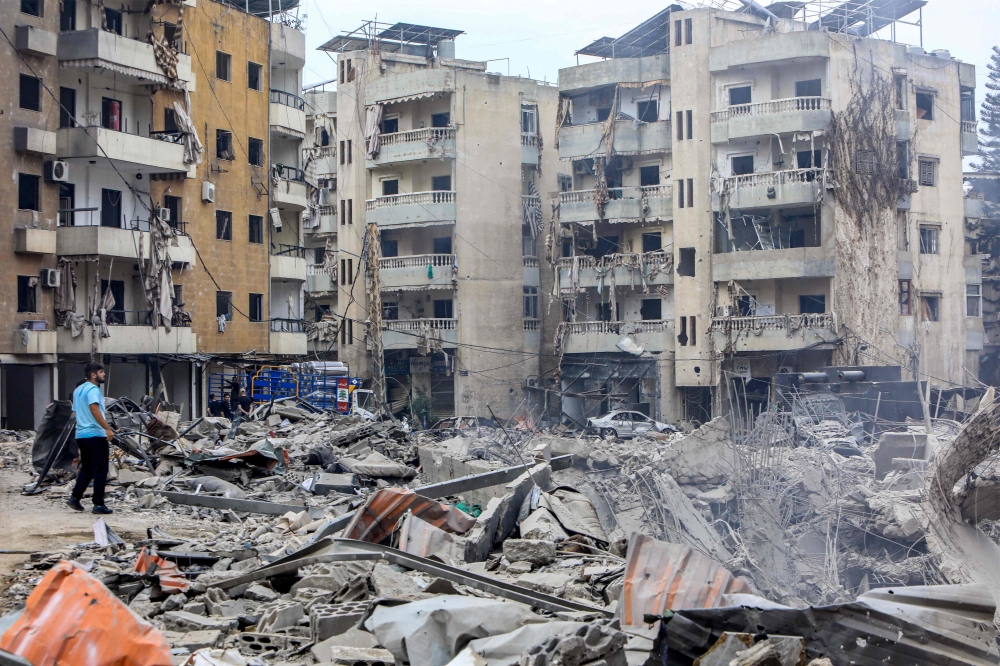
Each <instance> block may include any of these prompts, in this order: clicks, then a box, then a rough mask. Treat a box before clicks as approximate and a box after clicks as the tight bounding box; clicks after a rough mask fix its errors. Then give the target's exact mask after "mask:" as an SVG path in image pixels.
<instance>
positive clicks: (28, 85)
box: [19, 74, 42, 111]
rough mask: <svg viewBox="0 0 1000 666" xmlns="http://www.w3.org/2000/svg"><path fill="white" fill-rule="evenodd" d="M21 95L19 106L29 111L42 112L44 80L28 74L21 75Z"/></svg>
mask: <svg viewBox="0 0 1000 666" xmlns="http://www.w3.org/2000/svg"><path fill="white" fill-rule="evenodd" d="M20 92H21V95H20V99H21V101H20V104H19V106H20V107H21V108H22V109H27V110H28V111H41V110H42V80H41V79H38V78H35V77H34V76H28V75H27V74H22V75H21V91H20Z"/></svg>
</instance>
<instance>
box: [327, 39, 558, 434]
mask: <svg viewBox="0 0 1000 666" xmlns="http://www.w3.org/2000/svg"><path fill="white" fill-rule="evenodd" d="M460 34H462V33H461V31H460V30H448V29H442V28H434V27H427V26H420V25H413V24H408V23H398V24H395V25H388V24H381V23H375V22H368V23H365V24H364V26H363V27H362V28H360V29H358V30H356V31H353V32H349V33H345V34H343V35H341V36H339V37H336V38H334V39H333V40H331V41H329V42H327V43H326V44H324V45H323V46H322V47H320V49H321V50H323V51H326V52H328V53H330V54H335V56H336V61H337V68H338V80H337V92H336V93H335V95H334V94H333V93H323V92H313V93H310V94H309V98H310V100H314V103H315V110H314V111H313V113H314V114H315V115H314V116H313V130H314V134H315V136H314V137H312V140H313V141H314V142H316V146H315V147H314V148H311V149H307V150H313V151H316V153H317V156H319V155H322V157H320V162H319V164H318V165H317V166H318V167H320V166H321V165H323V164H327V165H328V166H326V167H323V168H327V169H331V170H330V171H328V172H327V173H325V174H322V175H320V174H319V173H318V172H317V176H318V177H320V178H323V179H324V181H325V182H324V184H325V185H326V187H325V188H324V189H325V190H326V191H325V192H324V193H323V196H324V197H327V198H328V199H327V200H325V201H324V203H325V205H324V206H323V208H322V211H323V212H322V214H321V215H320V217H319V223H318V227H315V228H312V229H311V230H310V231H311V233H310V234H309V236H310V240H309V244H310V246H311V247H312V248H313V250H312V252H313V262H314V263H313V265H314V268H313V269H312V273H313V276H312V281H311V282H310V286H309V289H310V292H309V298H310V299H312V300H313V301H314V305H313V314H314V315H315V317H314V318H319V319H320V321H319V322H317V323H315V324H313V326H314V327H315V334H314V335H313V338H314V341H313V342H311V343H310V344H312V345H314V347H320V348H322V349H323V350H324V351H325V352H326V353H328V354H330V355H331V356H332V355H333V353H334V352H336V358H338V360H340V361H343V362H345V363H347V364H348V366H349V367H350V368H351V372H352V374H353V375H355V376H359V377H370V376H372V375H373V374H374V375H380V374H382V373H380V372H378V369H377V368H373V359H374V360H376V361H378V360H383V366H384V367H383V371H384V377H385V391H386V394H387V397H388V400H389V401H390V403H392V409H393V410H394V411H399V410H402V409H404V408H410V411H413V412H414V413H416V414H424V413H426V414H432V415H434V416H435V417H442V416H450V415H452V414H456V413H457V414H462V415H470V414H471V415H480V416H483V415H488V408H487V405H490V407H492V409H493V410H495V413H496V414H497V415H498V416H510V415H511V414H512V413H514V412H515V411H516V410H517V409H518V407H519V406H522V404H523V402H524V401H525V399H526V392H525V390H524V386H525V385H526V383H527V382H533V381H534V379H533V378H535V377H536V376H537V375H539V374H541V373H544V372H545V371H546V370H548V368H546V367H543V366H544V364H545V360H546V359H551V358H552V356H551V346H550V345H551V343H550V341H551V340H552V338H553V333H554V326H555V324H554V323H552V324H550V323H549V321H550V320H553V318H552V317H550V318H548V319H547V318H546V316H545V315H546V314H547V312H546V310H545V306H544V301H543V299H542V295H543V294H545V293H548V292H549V291H550V290H551V283H550V282H549V279H550V276H551V272H549V271H542V270H541V269H540V267H539V261H538V256H539V255H538V252H539V250H540V249H544V236H543V234H544V226H545V218H547V216H548V214H547V213H546V212H545V211H544V210H543V206H542V203H541V193H543V192H544V193H548V192H553V191H555V190H556V189H557V187H558V184H557V183H558V182H559V181H558V176H557V172H558V159H557V153H556V150H555V147H554V146H555V141H554V138H555V137H554V133H553V128H554V127H555V117H556V107H557V99H558V90H557V88H556V87H555V86H554V85H552V84H545V83H542V82H539V81H534V80H531V79H527V78H521V77H512V76H503V75H500V74H496V73H492V72H488V71H486V70H487V66H486V63H485V62H476V61H470V60H462V59H459V58H457V57H456V53H455V39H456V37H458V36H459V35H460ZM311 103H313V102H311ZM334 109H335V112H334ZM317 123H319V124H318V125H317ZM334 133H335V137H334ZM324 141H326V142H327V143H326V144H324ZM334 155H335V156H336V171H335V172H333V171H332V167H333V165H332V164H330V163H329V160H330V158H331V157H332V156H334ZM333 187H335V188H336V189H335V190H333V189H332V188H333ZM321 191H322V190H321ZM326 201H329V202H330V203H326ZM331 204H332V206H331ZM318 230H320V231H318ZM334 230H335V231H334ZM324 236H325V237H324ZM334 237H335V244H334ZM325 248H331V249H333V248H335V249H336V257H335V258H329V257H326V256H325V255H326V254H327V252H328V251H327V250H325ZM317 250H322V254H323V255H324V256H323V260H324V261H320V260H319V259H320V255H319V254H316V252H317ZM373 257H377V262H376V261H372V258H373ZM323 263H325V265H326V269H325V271H324V270H323V269H322V264H323ZM376 263H377V271H376V270H372V269H373V268H375V265H376ZM317 273H318V274H319V275H317ZM328 278H332V279H328ZM334 282H336V284H334ZM324 312H330V313H331V314H330V315H329V316H327V317H326V320H325V321H323V313H324ZM379 319H381V324H379V323H378V320H379ZM379 326H380V327H381V330H379V328H378V327H379ZM380 347H381V348H380ZM546 349H548V350H549V351H548V352H546V351H545V350H546Z"/></svg>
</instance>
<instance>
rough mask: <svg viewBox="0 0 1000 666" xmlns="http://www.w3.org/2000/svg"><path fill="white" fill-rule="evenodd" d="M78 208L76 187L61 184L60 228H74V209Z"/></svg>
mask: <svg viewBox="0 0 1000 666" xmlns="http://www.w3.org/2000/svg"><path fill="white" fill-rule="evenodd" d="M74 208H76V185H74V184H73V183H59V226H60V227H72V226H73V225H74V224H75V222H76V220H75V219H74V216H73V209H74Z"/></svg>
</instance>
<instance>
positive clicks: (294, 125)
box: [270, 89, 306, 139]
mask: <svg viewBox="0 0 1000 666" xmlns="http://www.w3.org/2000/svg"><path fill="white" fill-rule="evenodd" d="M270 114H271V131H272V132H274V133H275V134H278V135H281V136H284V137H287V138H291V139H302V138H305V135H306V102H305V100H304V99H302V98H301V97H299V96H298V95H293V94H292V93H289V92H285V91H284V90H273V89H272V90H271V105H270Z"/></svg>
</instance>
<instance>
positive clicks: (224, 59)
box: [215, 51, 233, 81]
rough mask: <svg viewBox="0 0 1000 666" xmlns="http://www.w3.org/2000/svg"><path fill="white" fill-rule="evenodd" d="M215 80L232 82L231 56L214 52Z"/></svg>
mask: <svg viewBox="0 0 1000 666" xmlns="http://www.w3.org/2000/svg"><path fill="white" fill-rule="evenodd" d="M215 78H217V79H219V80H220V81H232V80H233V56H231V55H229V54H228V53H223V52H222V51H216V52H215Z"/></svg>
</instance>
